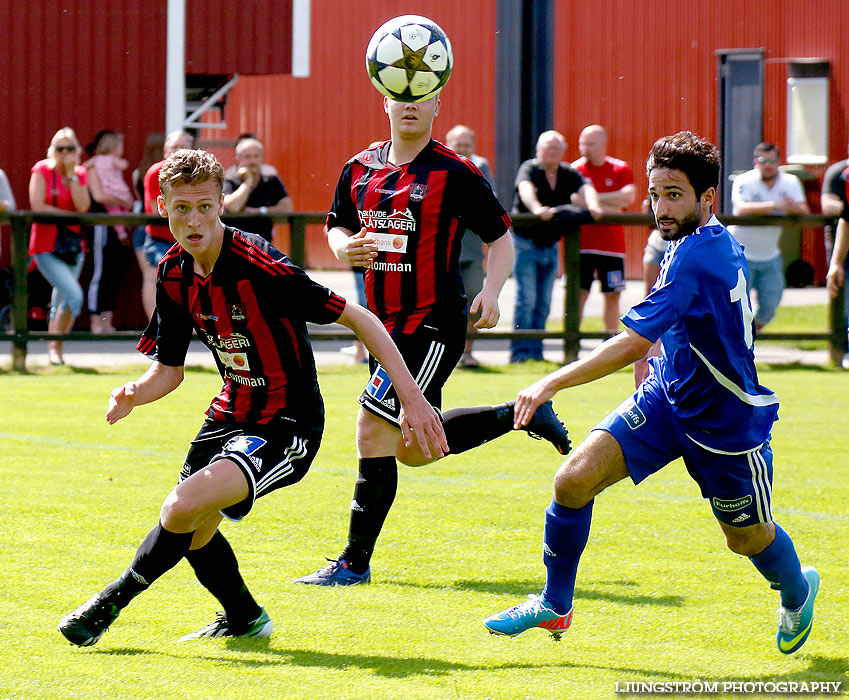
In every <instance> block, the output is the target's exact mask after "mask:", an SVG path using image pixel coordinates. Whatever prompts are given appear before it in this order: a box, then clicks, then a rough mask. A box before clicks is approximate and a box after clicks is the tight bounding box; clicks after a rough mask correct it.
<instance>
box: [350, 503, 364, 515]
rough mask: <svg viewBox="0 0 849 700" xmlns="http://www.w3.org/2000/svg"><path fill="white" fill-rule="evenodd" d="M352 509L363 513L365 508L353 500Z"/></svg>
mask: <svg viewBox="0 0 849 700" xmlns="http://www.w3.org/2000/svg"><path fill="white" fill-rule="evenodd" d="M351 510H355V511H357V512H358V513H362V512H363V511H364V510H365V508H363V507H362V506H361V505H360V504H359V503H357V501H356V500H353V501H351Z"/></svg>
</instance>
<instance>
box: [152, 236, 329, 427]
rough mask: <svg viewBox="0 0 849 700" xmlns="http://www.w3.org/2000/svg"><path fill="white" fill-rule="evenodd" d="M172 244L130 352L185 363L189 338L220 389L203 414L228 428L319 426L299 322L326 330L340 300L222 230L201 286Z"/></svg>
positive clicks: (187, 258) (260, 244)
mask: <svg viewBox="0 0 849 700" xmlns="http://www.w3.org/2000/svg"><path fill="white" fill-rule="evenodd" d="M193 263H194V261H193V259H192V257H191V255H189V254H188V253H187V252H185V251H184V250H183V249H182V248H180V246H179V245H174V246H173V247H172V248H171V250H169V251H168V253H166V254H165V256H164V257H163V258H162V261H161V262H160V263H159V269H158V273H157V282H156V311H155V312H154V314H153V318H152V319H151V321H150V324H149V325H148V327H147V329H146V330H145V332H144V335H143V336H142V339H141V340H140V341H139V344H138V349H139V350H140V351H141V352H142V353H144V354H145V355H147V356H148V357H150V358H151V359H154V360H157V361H159V362H161V363H162V364H165V365H169V366H172V367H180V366H182V365H183V364H184V363H185V360H186V353H187V352H188V349H189V342H190V341H191V338H192V331H193V330H194V331H197V334H198V336H199V337H200V339H201V340H202V341H203V343H204V344H205V345H206V346H207V347H208V348H209V349H210V350H211V351H212V354H213V356H214V357H215V362H216V364H217V365H218V371H219V373H220V374H221V378H222V379H223V380H224V386H223V387H222V389H221V393H219V394H218V396H216V397H215V398H214V399H213V401H212V403H211V405H210V406H209V408H208V409H207V412H206V414H207V415H208V416H210V417H211V418H213V419H215V420H220V421H224V422H228V423H267V422H269V421H270V420H272V419H274V418H282V419H284V420H290V421H293V422H295V423H296V424H297V426H298V427H299V428H300V429H302V430H304V431H308V432H318V433H320V432H321V430H322V428H323V426H324V404H323V401H322V398H321V394H320V392H319V387H318V379H317V377H316V370H315V359H314V357H313V352H312V346H311V345H310V340H309V336H308V335H307V328H306V323H307V321H310V322H313V323H322V324H326V323H333V322H335V321H337V320H338V318H339V316H340V315H341V313H342V312H343V311H344V309H345V300H344V299H343V298H342V297H340V296H338V295H336V294H334V293H333V292H332V291H331V290H329V289H327V288H326V287H323V286H322V285H320V284H318V283H316V282H314V281H313V280H311V279H310V278H309V277H308V276H307V275H306V273H305V272H304V271H303V270H301V269H300V268H298V267H296V266H295V265H294V264H293V263H292V261H291V260H289V258H287V257H286V256H285V255H284V254H283V253H281V252H280V251H278V250H277V249H276V248H274V247H273V246H272V245H271V244H269V243H267V242H266V241H265V240H263V239H262V238H261V237H260V236H257V235H254V234H250V233H244V232H242V231H238V230H235V229H232V228H229V227H225V229H224V241H223V244H222V248H221V253H220V255H219V257H218V260H217V261H216V263H215V267H214V268H213V269H212V272H211V273H210V274H209V275H208V276H207V277H205V278H204V277H201V276H200V275H198V274H196V273H195V271H194V265H193Z"/></svg>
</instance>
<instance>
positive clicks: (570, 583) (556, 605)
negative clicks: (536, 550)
mask: <svg viewBox="0 0 849 700" xmlns="http://www.w3.org/2000/svg"><path fill="white" fill-rule="evenodd" d="M592 517H593V502H592V501H590V502H589V503H588V504H587V505H585V506H584V507H583V508H577V509H573V508H567V507H566V506H561V505H560V504H559V503H557V502H556V501H554V500H552V501H551V505H550V506H548V508H547V509H546V511H545V532H544V534H543V553H542V560H543V562H544V563H545V568H546V577H545V588H543V590H542V597H543V598H544V599H545V601H546V603H548V605H549V606H550V607H551V609H552V610H554V612H556V613H557V614H558V615H565V614H566V613H567V612H569V610H570V609H571V608H572V596H573V595H574V593H575V577H576V575H577V573H578V562H579V561H580V559H581V554H582V553H583V551H584V547H586V546H587V540H588V539H589V537H590V522H591V520H592Z"/></svg>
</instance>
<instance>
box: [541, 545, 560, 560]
mask: <svg viewBox="0 0 849 700" xmlns="http://www.w3.org/2000/svg"><path fill="white" fill-rule="evenodd" d="M542 551H543V554H547V555H548V556H550V557H556V556H557V555H556V554H555V553H554V552H552V551H551V547H549V546H548V545H547V544H546V543H545V542H543V543H542Z"/></svg>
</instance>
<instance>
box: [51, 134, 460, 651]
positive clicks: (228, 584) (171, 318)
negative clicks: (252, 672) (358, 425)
mask: <svg viewBox="0 0 849 700" xmlns="http://www.w3.org/2000/svg"><path fill="white" fill-rule="evenodd" d="M223 179H224V170H223V168H222V167H221V164H220V163H219V162H218V161H217V160H216V159H215V157H214V156H213V155H212V154H210V153H206V152H204V151H189V150H180V151H177V152H176V153H174V154H172V155H171V156H169V157H168V158H167V159H166V160H165V162H164V164H163V167H162V170H161V171H160V173H159V184H160V186H161V190H162V195H160V197H159V198H158V205H159V212H160V214H162V215H163V216H167V217H168V224H169V227H170V229H171V232H172V234H173V235H174V238H175V239H176V241H177V244H176V245H174V246H173V247H172V248H171V249H170V250H169V251H168V252H167V253H166V254H165V256H164V257H163V259H162V261H161V263H160V264H159V268H158V275H157V290H156V310H155V311H154V314H153V317H152V319H151V321H150V324H149V325H148V327H147V329H146V330H145V332H144V335H143V337H142V339H141V341H140V342H139V345H138V348H139V350H140V351H141V352H143V353H144V354H145V355H147V356H148V357H150V358H151V359H152V360H153V364H152V365H151V366H150V369H148V370H147V372H145V373H144V374H143V375H142V377H141V378H140V379H138V380H137V381H131V382H127V383H126V384H125V385H124V386H122V387H118V388H117V389H114V390H113V391H112V395H111V397H110V400H109V408H108V410H107V412H106V420H107V422H108V423H110V424H112V423H115V422H117V421H119V420H121V419H122V418H124V417H126V416H127V415H128V414H129V413H130V412H131V411H132V410H133V408H135V407H136V406H140V405H142V404H145V403H150V402H151V401H156V400H157V399H159V398H161V397H163V396H165V395H166V394H168V393H169V392H171V391H173V390H174V389H176V388H177V386H179V384H180V383H181V382H182V380H183V365H184V363H185V359H186V353H187V351H188V348H189V342H190V341H191V337H192V333H193V332H196V333H197V334H198V335H199V337H200V338H201V340H202V341H203V342H204V344H205V345H206V346H207V347H208V348H209V349H210V350H211V351H212V353H213V355H214V357H215V362H216V364H217V366H218V371H219V372H220V374H221V378H222V379H223V380H224V386H223V388H222V390H221V392H220V393H219V394H218V396H216V397H215V398H214V399H213V401H212V404H211V405H210V407H209V409H208V410H207V419H206V421H205V422H204V424H203V426H202V427H201V430H200V432H199V433H198V435H197V437H196V438H195V440H194V441H193V442H192V445H191V448H190V449H189V452H188V455H187V456H186V460H185V463H184V465H183V469H182V472H181V474H180V480H179V483H178V484H177V486H176V487H175V488H174V489H173V490H172V491H171V493H170V494H169V495H168V497H167V498H166V499H165V502H164V504H163V505H162V509H161V511H160V520H159V523H158V524H157V525H156V527H154V528H153V530H151V532H150V533H149V534H148V536H147V537H146V538H145V540H144V541H143V542H142V543H141V545H140V546H139V548H138V550H137V552H136V555H135V557H134V559H133V561H132V563H131V565H130V567H129V568H128V569H127V570H126V571H125V572H124V573H123V574H122V575H121V576H119V577H118V579H117V580H116V581H113V582H112V583H110V584H109V585H107V586H106V588H104V589H103V590H102V591H101V592H100V593H98V594H97V595H95V596H94V597H93V598H91V599H90V600H89V601H87V602H86V603H84V604H83V605H82V606H80V607H79V608H78V609H77V610H74V611H73V612H71V613H69V614H68V615H66V616H65V617H64V618H62V620H61V621H60V623H59V631H60V632H61V633H62V634H63V635H64V636H65V637H66V638H67V639H68V640H69V641H70V642H71V643H72V644H76V645H78V646H90V645H92V644H94V643H96V642H97V641H98V640H99V639H100V637H101V636H102V635H103V633H104V632H105V631H106V629H107V628H108V627H109V626H110V625H111V624H112V622H114V621H115V619H116V618H117V617H118V614H119V613H120V612H121V610H122V609H123V608H124V607H126V606H127V605H128V604H129V603H130V601H131V600H132V599H133V598H134V597H135V596H137V595H138V594H139V593H141V592H143V591H144V590H146V589H147V588H148V587H149V586H150V585H151V584H152V583H153V582H154V581H155V580H156V579H157V578H159V577H160V576H161V575H162V574H164V573H165V572H166V571H168V570H170V569H171V568H173V567H174V566H176V565H177V563H178V562H180V561H181V560H182V559H183V558H185V559H187V560H188V561H189V564H191V566H192V568H193V569H194V571H195V574H196V575H197V577H198V580H199V581H200V582H201V583H202V584H203V585H204V586H206V588H207V589H209V591H210V592H211V593H212V594H213V595H214V596H215V597H216V598H217V599H218V601H219V602H220V603H221V605H222V606H223V607H224V614H223V615H220V616H219V617H218V618H216V620H215V621H213V622H212V623H211V624H209V625H207V626H206V627H204V628H203V629H201V630H199V631H197V632H194V633H192V634H189V635H186V636H185V637H183V638H182V639H183V640H188V639H197V638H200V637H224V636H236V637H268V636H269V635H270V634H271V631H272V628H273V624H272V622H271V619H270V617H269V616H268V614H267V613H266V611H265V610H264V609H263V608H262V607H260V606H259V605H258V604H257V602H256V601H255V600H254V598H253V596H252V595H251V594H250V592H249V591H248V589H247V587H246V586H245V583H244V581H243V580H242V577H241V575H240V574H239V569H238V564H237V562H236V557H235V555H234V554H233V550H232V549H231V548H230V545H229V544H228V542H227V540H226V539H225V538H224V536H223V535H222V534H221V532H220V531H219V530H218V525H219V523H220V522H221V519H222V517H226V518H228V519H231V520H241V519H242V518H244V517H245V516H246V515H247V514H248V513H249V512H250V510H251V508H252V507H253V504H254V501H255V500H256V499H257V498H260V497H262V496H264V495H266V494H268V493H271V492H272V491H274V490H276V489H278V488H280V487H282V486H289V485H290V484H294V483H296V482H297V481H299V480H300V479H302V478H303V476H304V475H305V474H306V472H307V470H308V469H309V467H310V463H311V462H312V460H313V458H314V457H315V455H316V452H317V451H318V447H319V443H320V442H321V435H322V430H323V428H324V405H323V403H322V399H321V394H320V393H319V388H318V380H317V378H316V371H315V363H314V360H313V355H312V348H311V346H310V343H309V337H308V335H307V329H306V323H307V321H311V322H314V323H333V322H338V323H341V324H343V325H345V326H348V327H349V328H351V329H352V330H353V331H354V332H355V333H356V334H357V335H358V337H359V338H361V339H362V341H363V342H364V343H365V344H366V346H367V347H368V348H369V351H370V352H371V353H373V354H374V355H375V356H376V357H379V358H380V362H381V364H382V365H383V366H384V367H385V368H386V371H387V372H388V376H391V379H392V382H393V385H394V386H395V388H396V389H397V392H398V395H399V396H400V397H401V398H400V401H401V402H402V403H403V405H404V411H405V416H404V420H403V421H402V422H401V431H402V433H403V435H404V439H405V440H406V442H407V444H408V445H409V444H412V442H413V440H414V439H415V440H417V441H418V448H419V449H420V450H422V452H423V453H424V454H428V455H430V454H431V449H433V450H434V451H435V452H438V453H439V454H442V453H443V452H444V450H445V449H447V447H448V445H447V442H446V441H445V434H444V432H443V430H442V427H441V424H440V420H439V416H438V415H437V413H436V412H435V411H434V410H433V408H432V407H431V406H430V404H429V403H428V402H427V401H426V400H425V398H424V396H423V395H422V393H421V391H420V389H419V387H418V386H417V385H416V382H415V380H414V379H413V377H412V376H411V375H410V373H409V371H408V370H407V367H406V365H405V364H404V360H403V359H402V357H401V355H400V354H399V353H398V350H397V349H396V347H395V345H394V343H393V342H392V340H391V339H390V338H389V335H388V334H387V333H386V331H385V330H384V328H383V326H382V325H381V324H380V322H379V321H378V320H377V319H376V318H375V317H374V315H373V314H371V313H370V312H369V311H367V310H366V309H364V308H363V307H361V306H359V305H357V304H353V303H346V301H345V300H344V299H343V298H341V297H339V296H338V295H336V294H334V293H333V292H332V291H331V290H329V289H327V288H326V287H323V286H321V285H319V284H317V283H315V282H313V281H312V280H311V279H310V278H309V277H308V276H307V275H306V274H305V273H304V272H303V271H302V270H300V269H299V268H297V267H296V266H295V265H293V264H292V262H291V261H290V260H289V259H288V258H287V257H286V256H285V255H283V254H282V253H280V252H279V251H278V250H276V249H275V248H274V247H272V246H271V245H269V244H268V243H266V242H265V241H263V240H262V239H261V238H259V237H258V236H256V235H254V234H249V233H243V232H241V231H237V230H234V229H231V228H228V227H225V226H224V224H223V223H222V222H221V219H220V218H219V216H220V214H221V212H222V210H223V206H222V184H223Z"/></svg>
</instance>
